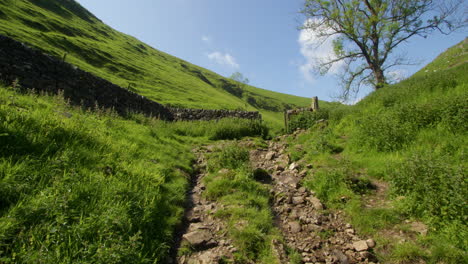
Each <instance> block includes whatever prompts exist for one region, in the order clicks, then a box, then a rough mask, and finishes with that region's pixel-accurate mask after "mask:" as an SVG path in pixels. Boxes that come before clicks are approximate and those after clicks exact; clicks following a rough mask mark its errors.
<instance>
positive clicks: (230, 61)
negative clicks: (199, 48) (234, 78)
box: [207, 51, 240, 69]
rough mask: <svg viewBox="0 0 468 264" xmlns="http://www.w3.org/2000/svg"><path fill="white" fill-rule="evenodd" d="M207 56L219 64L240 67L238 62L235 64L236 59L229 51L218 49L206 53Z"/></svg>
mask: <svg viewBox="0 0 468 264" xmlns="http://www.w3.org/2000/svg"><path fill="white" fill-rule="evenodd" d="M207 56H208V58H209V59H210V60H212V61H214V62H216V63H218V64H220V65H225V66H229V67H232V68H235V69H238V68H240V66H239V64H237V62H236V59H235V58H234V57H233V56H231V54H229V53H221V52H219V51H215V52H212V53H210V54H208V55H207Z"/></svg>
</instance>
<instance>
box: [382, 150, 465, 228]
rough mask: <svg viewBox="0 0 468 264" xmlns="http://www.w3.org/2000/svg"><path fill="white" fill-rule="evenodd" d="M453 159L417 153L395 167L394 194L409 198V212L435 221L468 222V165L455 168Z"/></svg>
mask: <svg viewBox="0 0 468 264" xmlns="http://www.w3.org/2000/svg"><path fill="white" fill-rule="evenodd" d="M450 159H451V158H450V157H447V156H445V157H434V156H432V155H430V154H428V153H417V154H414V155H413V156H411V157H409V158H407V160H405V161H404V162H402V163H401V164H399V165H394V166H393V170H392V176H391V179H392V180H391V181H392V184H393V188H394V193H395V194H396V195H402V196H404V197H405V199H404V201H403V203H404V204H403V206H404V208H405V210H406V211H407V212H408V213H410V214H412V215H415V216H417V217H429V218H432V217H434V218H435V219H437V220H435V219H434V220H435V221H444V220H448V221H450V220H459V221H462V222H466V220H467V219H468V208H467V207H466V204H465V200H466V197H468V182H467V180H466V177H465V176H466V175H465V173H466V170H467V168H466V166H465V165H464V164H458V165H455V164H454V165H452V164H451V162H450Z"/></svg>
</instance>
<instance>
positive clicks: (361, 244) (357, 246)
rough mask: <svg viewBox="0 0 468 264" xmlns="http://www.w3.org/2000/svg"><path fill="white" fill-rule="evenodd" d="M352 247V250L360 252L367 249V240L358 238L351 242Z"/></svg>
mask: <svg viewBox="0 0 468 264" xmlns="http://www.w3.org/2000/svg"><path fill="white" fill-rule="evenodd" d="M353 248H354V250H356V251H358V252H361V251H366V250H367V249H369V246H367V242H366V241H365V240H360V241H356V242H354V243H353Z"/></svg>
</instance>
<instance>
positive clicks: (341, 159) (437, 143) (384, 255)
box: [290, 41, 468, 263]
mask: <svg viewBox="0 0 468 264" xmlns="http://www.w3.org/2000/svg"><path fill="white" fill-rule="evenodd" d="M467 48H468V47H467V43H466V42H465V41H464V42H462V43H460V44H458V45H456V46H455V47H452V48H450V49H448V50H447V51H446V52H445V53H443V54H441V55H440V56H439V57H438V58H437V59H436V60H434V61H433V62H432V63H430V64H429V65H427V66H426V67H425V68H423V69H422V70H421V71H420V72H418V73H417V74H415V75H414V76H412V77H411V78H409V79H407V80H405V81H402V82H401V83H398V84H395V85H392V86H388V87H385V88H383V89H380V90H378V91H376V92H374V93H372V94H370V95H369V96H367V97H366V98H364V99H363V100H362V101H361V102H359V103H358V104H357V105H355V106H351V107H348V108H347V109H346V110H345V111H343V109H342V108H337V109H336V110H330V111H322V112H321V113H318V114H313V115H309V116H302V117H298V119H297V120H296V121H295V122H296V123H295V124H296V125H297V126H300V125H301V124H304V123H308V124H315V122H313V121H314V120H316V119H320V118H327V119H328V120H329V125H328V126H327V127H324V126H323V124H321V125H318V126H313V128H312V129H311V131H310V133H307V134H305V135H302V136H300V137H298V138H296V139H291V145H292V146H293V147H291V148H290V151H291V155H292V156H293V157H295V158H297V159H300V158H303V157H305V159H306V160H308V161H307V162H311V161H314V162H315V163H316V164H318V165H317V167H316V169H315V172H314V176H310V177H309V179H308V181H307V182H306V185H308V187H309V188H311V189H314V190H315V191H316V192H317V194H318V195H319V197H320V198H321V199H322V200H324V201H326V203H327V205H328V206H329V207H331V208H335V209H342V210H344V211H346V212H347V213H348V215H349V217H350V221H351V223H352V224H353V225H354V226H355V227H356V228H357V229H358V231H359V232H360V233H362V234H367V235H369V236H373V237H375V238H376V239H377V243H378V247H377V250H376V252H377V254H378V255H379V257H380V260H381V261H382V262H383V263H467V262H468V254H467V250H468V232H467V230H468V226H467V219H468V210H467V209H468V207H467V203H466V197H468V182H467V180H466V175H467V169H468V160H467V157H466V153H467V151H468V149H467V144H468V134H467V132H468V126H467V124H468V122H467V121H468V111H467V109H468V75H467V74H466V73H467V72H468V63H466V50H467ZM298 144H300V145H302V146H301V148H296V147H294V146H297V145H298ZM426 232H427V234H426Z"/></svg>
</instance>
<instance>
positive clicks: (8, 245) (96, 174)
mask: <svg viewBox="0 0 468 264" xmlns="http://www.w3.org/2000/svg"><path fill="white" fill-rule="evenodd" d="M265 131H266V127H265V126H264V125H263V124H261V123H260V122H258V121H253V123H252V121H249V120H225V121H221V122H206V121H199V122H179V123H165V122H163V121H158V120H154V119H150V118H146V117H144V116H142V115H133V116H131V117H130V118H127V119H124V118H121V117H119V116H118V115H117V114H115V113H112V112H109V111H104V110H100V109H95V110H94V111H83V110H82V109H80V108H78V107H71V106H69V105H67V103H66V102H65V101H64V100H63V99H62V97H61V96H60V95H58V96H46V95H37V94H33V93H19V92H17V91H15V90H14V89H12V88H6V87H4V86H0V262H1V263H164V262H165V257H166V256H167V254H168V250H169V248H170V246H171V245H172V241H173V231H174V228H175V226H176V225H177V224H178V223H180V221H181V217H182V214H183V206H184V203H185V191H186V189H187V188H188V182H189V177H190V176H189V175H190V174H191V173H192V168H191V165H192V162H193V160H194V155H193V153H192V152H191V149H192V148H193V146H194V145H198V144H202V143H206V142H208V141H209V140H210V139H231V138H240V137H242V136H260V135H262V134H263V135H265V134H264V133H265Z"/></svg>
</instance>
